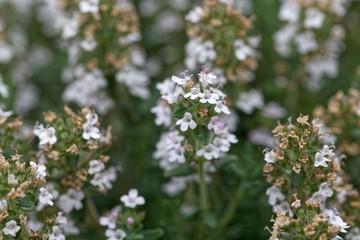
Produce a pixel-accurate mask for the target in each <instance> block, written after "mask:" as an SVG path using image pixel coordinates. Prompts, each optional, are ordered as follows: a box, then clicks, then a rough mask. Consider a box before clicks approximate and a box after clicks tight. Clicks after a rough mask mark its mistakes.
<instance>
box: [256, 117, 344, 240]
mask: <svg viewBox="0 0 360 240" xmlns="http://www.w3.org/2000/svg"><path fill="white" fill-rule="evenodd" d="M308 119H309V117H308V116H302V115H300V117H298V118H297V119H296V122H295V123H292V122H291V120H290V119H289V122H288V123H287V124H285V125H280V124H279V125H278V126H277V127H276V128H275V129H274V130H273V133H274V136H275V137H277V138H278V140H279V144H278V145H277V147H275V148H274V149H272V150H266V151H265V161H266V164H265V165H264V168H263V171H264V175H265V177H266V180H267V181H268V182H269V183H271V184H272V187H270V188H268V189H267V191H266V195H268V196H269V204H270V205H272V206H273V211H274V212H275V213H276V214H277V217H276V218H275V220H274V225H273V230H272V235H271V238H270V239H286V238H287V236H289V235H292V236H294V237H296V238H297V239H307V238H317V237H320V238H324V239H326V238H339V236H338V234H339V233H340V232H343V233H346V232H347V231H346V229H347V228H349V226H348V225H347V223H346V222H344V221H343V220H342V218H341V217H340V216H339V215H338V213H337V211H336V209H333V208H332V207H331V205H330V204H328V202H329V201H330V200H331V199H333V198H334V197H336V195H337V192H336V191H334V185H335V182H336V179H337V176H338V175H339V174H340V170H341V168H340V166H341V162H340V161H341V160H340V158H339V157H337V156H336V154H335V153H334V152H333V151H334V149H335V147H334V146H329V145H326V144H325V145H324V144H323V143H322V142H321V138H320V136H321V133H320V132H319V129H320V128H321V127H322V124H321V123H320V122H319V120H318V119H313V120H312V122H311V123H309V122H308ZM329 199H330V200H329Z"/></svg>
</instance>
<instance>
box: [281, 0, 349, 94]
mask: <svg viewBox="0 0 360 240" xmlns="http://www.w3.org/2000/svg"><path fill="white" fill-rule="evenodd" d="M348 3H349V1H347V0H345V1H343V0H334V1H317V0H315V1H297V0H283V1H282V2H281V6H280V11H279V19H280V20H281V21H283V22H284V23H285V24H284V26H283V27H282V28H281V29H280V30H279V31H277V32H276V33H275V35H274V42H275V49H276V51H277V52H278V54H279V55H280V56H282V57H283V58H285V59H286V61H287V60H289V59H292V60H294V61H298V64H297V65H296V67H297V68H296V69H292V68H293V66H292V65H288V64H287V63H285V62H284V63H283V64H285V66H283V67H281V68H279V69H282V70H281V71H279V72H278V75H279V77H284V78H287V77H288V78H289V79H288V80H290V79H292V78H293V79H297V80H298V81H304V80H305V83H306V85H307V87H308V88H309V89H312V90H316V89H319V88H320V87H321V85H322V82H321V81H322V79H323V78H324V77H328V78H335V77H336V76H337V75H338V69H339V64H338V58H339V55H340V53H341V52H342V50H343V42H342V40H343V39H344V37H345V29H344V28H343V27H342V26H341V25H340V24H339V23H340V22H341V20H342V18H343V17H344V16H345V14H346V12H347V9H346V7H347V5H348ZM287 74H294V75H293V76H288V75H287Z"/></svg>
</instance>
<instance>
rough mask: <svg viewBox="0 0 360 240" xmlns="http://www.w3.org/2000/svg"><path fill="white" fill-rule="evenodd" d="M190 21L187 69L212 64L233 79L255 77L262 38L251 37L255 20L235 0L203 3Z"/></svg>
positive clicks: (188, 18)
mask: <svg viewBox="0 0 360 240" xmlns="http://www.w3.org/2000/svg"><path fill="white" fill-rule="evenodd" d="M186 20H187V23H188V26H187V35H188V36H189V38H190V39H189V42H188V43H187V45H186V59H185V65H186V67H187V68H189V69H190V70H195V69H196V68H198V67H203V66H206V67H210V68H212V69H213V70H214V71H216V72H217V73H218V74H219V75H222V76H226V79H227V80H230V81H241V82H248V81H251V80H252V79H253V73H252V72H253V70H255V69H256V68H257V61H258V53H257V51H256V48H257V47H258V43H259V38H258V37H255V36H250V32H251V29H252V25H253V23H252V21H251V20H250V19H248V18H246V17H245V16H243V15H242V14H241V12H240V11H239V10H237V9H236V8H235V6H233V4H232V3H231V1H218V0H205V1H204V4H203V6H196V7H194V8H193V9H192V10H191V11H190V12H189V14H188V15H187V16H186ZM226 79H225V78H224V77H223V78H222V81H223V82H226Z"/></svg>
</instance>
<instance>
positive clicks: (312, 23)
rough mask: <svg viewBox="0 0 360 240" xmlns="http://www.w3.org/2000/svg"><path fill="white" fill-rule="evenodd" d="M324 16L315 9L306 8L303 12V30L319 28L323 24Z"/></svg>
mask: <svg viewBox="0 0 360 240" xmlns="http://www.w3.org/2000/svg"><path fill="white" fill-rule="evenodd" d="M324 19H325V14H324V13H323V12H321V11H320V10H319V9H316V8H308V9H306V11H305V20H304V26H305V28H320V27H321V26H322V24H323V22H324Z"/></svg>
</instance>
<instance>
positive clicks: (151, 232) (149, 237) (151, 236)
mask: <svg viewBox="0 0 360 240" xmlns="http://www.w3.org/2000/svg"><path fill="white" fill-rule="evenodd" d="M141 233H142V235H143V236H144V239H146V240H155V239H159V238H161V237H162V236H163V235H164V230H162V229H161V228H155V229H148V230H144V231H142V232H141Z"/></svg>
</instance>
